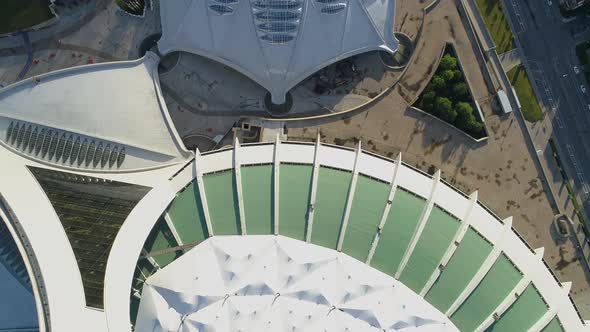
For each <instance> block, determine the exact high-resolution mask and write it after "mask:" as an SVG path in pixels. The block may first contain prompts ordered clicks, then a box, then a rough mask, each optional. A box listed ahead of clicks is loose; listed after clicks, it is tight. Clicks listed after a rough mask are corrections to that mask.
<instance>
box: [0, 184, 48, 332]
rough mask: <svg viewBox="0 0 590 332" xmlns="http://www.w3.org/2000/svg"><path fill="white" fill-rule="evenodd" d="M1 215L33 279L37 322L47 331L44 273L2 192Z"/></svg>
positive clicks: (40, 329)
mask: <svg viewBox="0 0 590 332" xmlns="http://www.w3.org/2000/svg"><path fill="white" fill-rule="evenodd" d="M0 217H1V219H2V220H3V221H4V223H5V224H6V227H7V228H8V231H9V232H10V236H11V237H12V239H13V240H14V243H16V246H17V248H18V251H19V253H20V255H21V257H22V259H23V262H24V264H25V268H26V270H27V274H28V275H29V279H30V280H31V288H32V289H33V298H34V299H35V307H36V308H37V322H38V324H39V331H40V332H45V331H49V330H51V329H50V328H49V327H50V326H51V315H50V311H49V306H48V305H47V294H46V293H45V283H44V282H43V275H42V274H41V271H40V269H39V264H38V262H37V258H36V257H35V253H34V252H33V250H32V248H31V245H30V243H29V241H28V239H27V236H26V234H25V233H24V232H23V231H22V229H21V230H19V224H20V222H19V221H18V219H17V218H16V216H15V215H14V213H13V212H12V209H11V208H10V206H9V205H8V202H6V200H5V199H4V196H2V194H1V193H0Z"/></svg>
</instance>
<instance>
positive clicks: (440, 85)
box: [430, 75, 446, 91]
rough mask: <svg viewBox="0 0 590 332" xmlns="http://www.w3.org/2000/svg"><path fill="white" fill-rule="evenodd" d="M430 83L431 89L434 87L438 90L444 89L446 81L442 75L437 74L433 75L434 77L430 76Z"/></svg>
mask: <svg viewBox="0 0 590 332" xmlns="http://www.w3.org/2000/svg"><path fill="white" fill-rule="evenodd" d="M430 85H431V86H432V89H434V90H436V91H440V90H442V89H444V87H445V85H446V83H445V80H444V79H443V78H442V77H440V76H438V75H434V77H433V78H432V81H430Z"/></svg>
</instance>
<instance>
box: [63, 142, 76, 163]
mask: <svg viewBox="0 0 590 332" xmlns="http://www.w3.org/2000/svg"><path fill="white" fill-rule="evenodd" d="M73 147H74V138H73V137H72V135H70V137H68V140H67V141H66V146H65V147H64V154H63V159H62V162H64V163H65V162H67V161H68V158H70V154H72V148H73Z"/></svg>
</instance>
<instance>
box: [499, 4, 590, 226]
mask: <svg viewBox="0 0 590 332" xmlns="http://www.w3.org/2000/svg"><path fill="white" fill-rule="evenodd" d="M504 4H505V9H506V10H507V12H508V14H509V15H508V16H509V19H510V21H511V22H512V26H513V28H514V30H515V31H514V34H515V37H516V38H518V44H519V45H520V47H521V49H520V51H521V53H522V55H523V56H522V58H523V59H524V61H525V62H526V65H527V67H528V69H529V71H530V73H529V74H532V80H533V81H534V84H535V85H536V86H537V92H538V93H537V94H538V96H537V97H538V98H540V101H541V103H542V104H544V106H545V110H546V112H549V114H550V115H551V116H552V119H553V129H554V132H553V135H554V136H555V138H557V141H558V143H559V146H560V150H561V159H562V161H563V162H564V163H565V164H566V165H565V166H566V169H567V171H568V174H569V175H570V176H571V177H572V178H573V180H574V182H575V187H576V190H578V192H579V193H580V197H581V198H582V200H583V204H584V209H585V212H586V215H587V216H590V182H589V181H590V106H589V105H590V86H588V83H586V82H585V80H584V78H583V76H582V75H583V74H582V73H581V70H580V73H579V74H576V73H575V71H574V66H577V67H578V68H581V66H580V64H579V62H578V59H577V57H576V54H575V45H576V44H577V43H579V42H581V41H583V40H584V38H590V18H588V17H584V16H581V17H580V16H579V17H577V18H575V19H570V20H564V19H562V17H561V15H560V13H559V8H558V3H557V1H548V0H543V1H538V0H504ZM581 85H584V86H586V89H587V91H586V94H584V93H582V91H581V88H580V86H581ZM587 222H588V220H587Z"/></svg>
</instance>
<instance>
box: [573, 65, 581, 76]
mask: <svg viewBox="0 0 590 332" xmlns="http://www.w3.org/2000/svg"><path fill="white" fill-rule="evenodd" d="M574 73H576V74H579V73H580V69H579V68H578V66H574Z"/></svg>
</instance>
